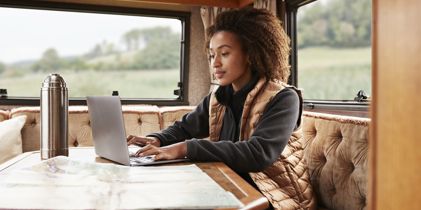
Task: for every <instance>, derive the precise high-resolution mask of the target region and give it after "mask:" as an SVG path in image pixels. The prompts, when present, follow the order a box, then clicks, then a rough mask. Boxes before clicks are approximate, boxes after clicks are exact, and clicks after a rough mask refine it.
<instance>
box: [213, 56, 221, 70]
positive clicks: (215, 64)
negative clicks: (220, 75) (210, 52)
mask: <svg viewBox="0 0 421 210" xmlns="http://www.w3.org/2000/svg"><path fill="white" fill-rule="evenodd" d="M219 66H221V59H220V58H219V56H215V58H214V59H213V62H212V67H219Z"/></svg>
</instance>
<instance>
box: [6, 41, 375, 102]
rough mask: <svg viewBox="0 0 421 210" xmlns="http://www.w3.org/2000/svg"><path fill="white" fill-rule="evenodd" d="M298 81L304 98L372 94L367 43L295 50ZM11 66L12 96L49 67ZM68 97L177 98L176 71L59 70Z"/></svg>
mask: <svg viewBox="0 0 421 210" xmlns="http://www.w3.org/2000/svg"><path fill="white" fill-rule="evenodd" d="M298 55H299V59H298V87H299V88H302V89H303V90H304V91H303V93H304V98H306V99H340V100H344V99H348V100H349V99H353V98H354V97H355V95H356V93H357V92H358V91H359V90H364V91H365V92H366V93H367V94H368V95H371V51H370V48H354V49H330V48H307V49H300V50H299V54H298ZM28 72H29V73H22V72H20V73H19V72H15V73H12V74H11V73H10V72H9V73H6V72H4V73H3V74H0V88H7V89H8V93H9V95H10V96H35V97H37V96H39V93H40V92H39V91H40V88H41V83H42V81H43V80H44V78H45V77H46V76H47V75H48V74H47V73H33V72H31V71H28ZM59 73H60V74H61V75H62V76H63V78H64V79H65V81H66V83H67V86H68V89H69V96H70V97H84V96H87V95H110V94H111V92H112V91H113V90H118V91H119V93H120V96H122V97H133V98H175V96H174V95H173V90H174V89H177V82H178V81H179V71H178V70H177V69H173V70H148V71H147V70H139V71H133V70H130V71H129V70H127V71H122V70H116V71H94V70H84V71H78V72H74V71H61V72H59Z"/></svg>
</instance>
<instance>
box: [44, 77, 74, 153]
mask: <svg viewBox="0 0 421 210" xmlns="http://www.w3.org/2000/svg"><path fill="white" fill-rule="evenodd" d="M40 105H41V138H40V139H41V142H40V146H41V159H42V160H45V159H48V158H52V157H55V156H59V155H64V156H68V155H69V150H68V144H67V142H68V139H67V138H68V131H69V127H68V113H69V112H68V109H69V99H68V96H67V87H66V83H65V82H64V79H63V78H62V77H61V76H60V75H59V74H50V75H48V77H47V78H45V80H44V82H43V83H42V87H41V102H40Z"/></svg>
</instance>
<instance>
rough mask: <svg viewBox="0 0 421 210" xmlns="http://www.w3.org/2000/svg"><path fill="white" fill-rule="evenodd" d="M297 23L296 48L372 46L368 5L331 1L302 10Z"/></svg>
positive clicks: (364, 0)
mask: <svg viewBox="0 0 421 210" xmlns="http://www.w3.org/2000/svg"><path fill="white" fill-rule="evenodd" d="M299 14H301V15H300V16H299V19H298V37H297V38H298V47H300V48H302V47H307V46H322V45H323V46H326V45H327V46H331V47H360V46H370V45H371V1H370V0H353V1H345V0H332V1H329V3H328V4H322V3H320V2H315V3H312V5H311V6H309V8H305V7H304V8H303V11H302V13H299Z"/></svg>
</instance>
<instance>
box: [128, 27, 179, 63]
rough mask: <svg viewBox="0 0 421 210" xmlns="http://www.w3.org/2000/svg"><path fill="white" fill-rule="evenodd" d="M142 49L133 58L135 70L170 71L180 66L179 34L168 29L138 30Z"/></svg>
mask: <svg viewBox="0 0 421 210" xmlns="http://www.w3.org/2000/svg"><path fill="white" fill-rule="evenodd" d="M140 38H141V39H142V40H144V43H145V48H143V49H142V50H141V51H139V53H137V55H136V57H135V61H134V64H133V68H136V69H171V68H178V67H179V64H180V34H178V33H173V32H172V31H171V28H169V27H154V28H147V29H142V30H140Z"/></svg>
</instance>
